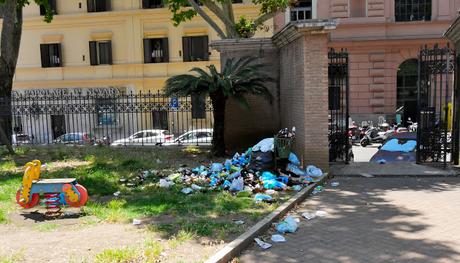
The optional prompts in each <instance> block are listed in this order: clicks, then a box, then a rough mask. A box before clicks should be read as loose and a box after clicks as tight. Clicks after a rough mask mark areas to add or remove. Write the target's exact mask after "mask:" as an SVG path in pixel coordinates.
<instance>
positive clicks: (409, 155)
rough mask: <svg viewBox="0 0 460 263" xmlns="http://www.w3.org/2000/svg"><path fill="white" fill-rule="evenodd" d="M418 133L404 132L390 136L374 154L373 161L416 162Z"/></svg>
mask: <svg viewBox="0 0 460 263" xmlns="http://www.w3.org/2000/svg"><path fill="white" fill-rule="evenodd" d="M416 147H417V133H415V132H403V133H398V134H396V135H393V136H391V137H390V138H388V139H387V140H386V141H385V142H384V143H383V145H382V146H381V147H380V148H379V151H378V152H377V153H376V154H374V156H372V158H371V160H370V162H372V163H401V162H415V161H416V151H415V150H416Z"/></svg>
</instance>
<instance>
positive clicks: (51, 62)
mask: <svg viewBox="0 0 460 263" xmlns="http://www.w3.org/2000/svg"><path fill="white" fill-rule="evenodd" d="M40 55H41V60H42V68H52V67H60V66H62V64H61V44H40Z"/></svg>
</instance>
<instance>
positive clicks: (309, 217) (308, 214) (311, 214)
mask: <svg viewBox="0 0 460 263" xmlns="http://www.w3.org/2000/svg"><path fill="white" fill-rule="evenodd" d="M302 216H303V217H304V218H305V219H307V220H312V219H315V218H316V213H309V212H305V213H303V214H302Z"/></svg>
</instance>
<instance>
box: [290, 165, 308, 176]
mask: <svg viewBox="0 0 460 263" xmlns="http://www.w3.org/2000/svg"><path fill="white" fill-rule="evenodd" d="M286 171H288V172H290V173H293V174H295V175H297V176H305V175H307V174H306V173H305V171H303V170H302V169H300V168H299V167H298V166H297V165H294V164H292V163H288V165H287V166H286Z"/></svg>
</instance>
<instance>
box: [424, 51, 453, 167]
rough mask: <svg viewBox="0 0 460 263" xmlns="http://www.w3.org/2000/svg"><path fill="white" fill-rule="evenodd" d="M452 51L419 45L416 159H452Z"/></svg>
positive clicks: (435, 161)
mask: <svg viewBox="0 0 460 263" xmlns="http://www.w3.org/2000/svg"><path fill="white" fill-rule="evenodd" d="M454 71H455V52H454V50H453V49H451V48H449V46H446V47H439V46H438V45H435V46H434V47H433V48H428V47H427V46H425V47H423V48H422V49H421V50H420V55H419V69H418V74H419V81H418V94H417V96H418V98H417V99H418V114H419V116H418V124H417V142H418V143H417V162H418V163H440V164H444V165H446V164H447V163H448V162H451V161H452V158H451V157H452V154H451V153H452V150H453V151H455V152H457V151H458V150H457V149H452V140H451V138H452V136H451V134H452V127H453V126H454V125H453V121H455V119H454V118H453V116H452V115H453V112H454V111H453V103H452V102H453V96H454V92H453V84H454V83H453V82H454Z"/></svg>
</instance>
